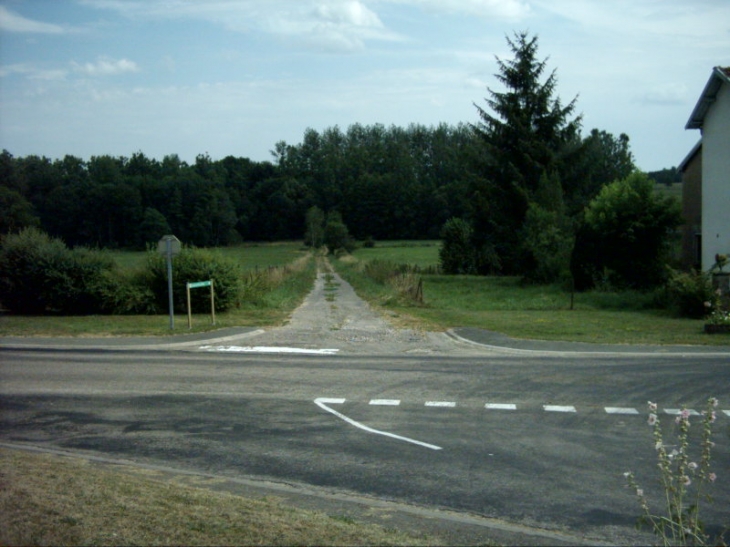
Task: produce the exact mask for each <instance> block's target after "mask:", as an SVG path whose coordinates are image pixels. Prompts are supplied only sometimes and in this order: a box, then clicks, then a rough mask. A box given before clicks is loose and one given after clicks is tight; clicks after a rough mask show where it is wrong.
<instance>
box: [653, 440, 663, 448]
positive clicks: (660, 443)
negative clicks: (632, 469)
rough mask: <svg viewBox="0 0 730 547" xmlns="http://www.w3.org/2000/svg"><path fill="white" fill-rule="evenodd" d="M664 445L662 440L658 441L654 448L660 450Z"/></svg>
mask: <svg viewBox="0 0 730 547" xmlns="http://www.w3.org/2000/svg"><path fill="white" fill-rule="evenodd" d="M662 446H664V445H663V444H662V441H657V442H656V444H655V445H654V450H660V449H661V447H662Z"/></svg>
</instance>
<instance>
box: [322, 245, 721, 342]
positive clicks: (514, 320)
mask: <svg viewBox="0 0 730 547" xmlns="http://www.w3.org/2000/svg"><path fill="white" fill-rule="evenodd" d="M356 256H357V255H356ZM333 263H334V266H335V267H336V269H337V270H338V272H339V273H340V275H342V276H343V277H344V278H345V279H347V281H348V282H349V283H350V284H351V285H352V286H353V287H354V288H355V290H356V291H357V293H358V295H359V296H360V297H361V298H363V299H365V300H367V301H368V302H370V303H371V305H373V306H375V307H380V308H384V309H387V310H388V311H389V312H390V315H391V316H393V314H395V323H397V324H399V325H400V326H406V327H411V328H423V329H426V330H437V331H438V330H447V329H449V328H453V327H476V328H482V329H487V330H493V331H497V332H501V333H504V334H506V335H508V336H511V337H514V338H524V339H535V340H562V341H574V342H588V343H605V344H648V345H668V344H678V345H728V344H730V336H728V335H722V334H719V335H707V334H705V333H704V332H703V325H704V321H703V320H693V319H678V318H675V317H671V316H669V315H668V314H667V313H666V312H665V311H663V310H659V309H656V308H654V307H653V297H652V295H650V294H644V293H639V292H631V291H628V292H619V293H607V292H599V291H592V292H586V293H577V294H576V295H575V301H574V309H572V310H571V309H570V294H569V293H567V292H565V291H564V290H562V289H561V288H560V287H557V286H522V285H521V284H520V281H519V279H517V278H507V277H482V276H441V275H424V276H423V277H422V279H423V296H424V303H423V304H417V303H415V302H409V301H408V300H406V299H404V298H402V296H400V295H399V294H398V293H397V291H396V288H395V287H393V286H392V285H389V284H379V283H376V282H375V281H374V280H373V279H371V278H370V277H368V276H367V275H365V274H364V272H363V261H362V260H358V259H357V258H355V257H344V258H343V259H341V260H337V261H333Z"/></svg>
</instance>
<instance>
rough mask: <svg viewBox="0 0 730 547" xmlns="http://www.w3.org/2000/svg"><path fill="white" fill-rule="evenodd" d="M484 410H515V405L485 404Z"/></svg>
mask: <svg viewBox="0 0 730 547" xmlns="http://www.w3.org/2000/svg"><path fill="white" fill-rule="evenodd" d="M484 408H487V409H489V410H517V405H513V404H511V403H487V404H486V405H484Z"/></svg>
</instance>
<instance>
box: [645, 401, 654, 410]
mask: <svg viewBox="0 0 730 547" xmlns="http://www.w3.org/2000/svg"><path fill="white" fill-rule="evenodd" d="M647 404H648V405H649V410H651V411H652V412H656V403H652V402H651V401H647Z"/></svg>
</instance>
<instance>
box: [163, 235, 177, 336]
mask: <svg viewBox="0 0 730 547" xmlns="http://www.w3.org/2000/svg"><path fill="white" fill-rule="evenodd" d="M165 251H166V256H167V296H168V302H169V308H170V330H173V329H174V328H175V308H174V305H173V302H172V239H169V238H168V239H166V240H165Z"/></svg>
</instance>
